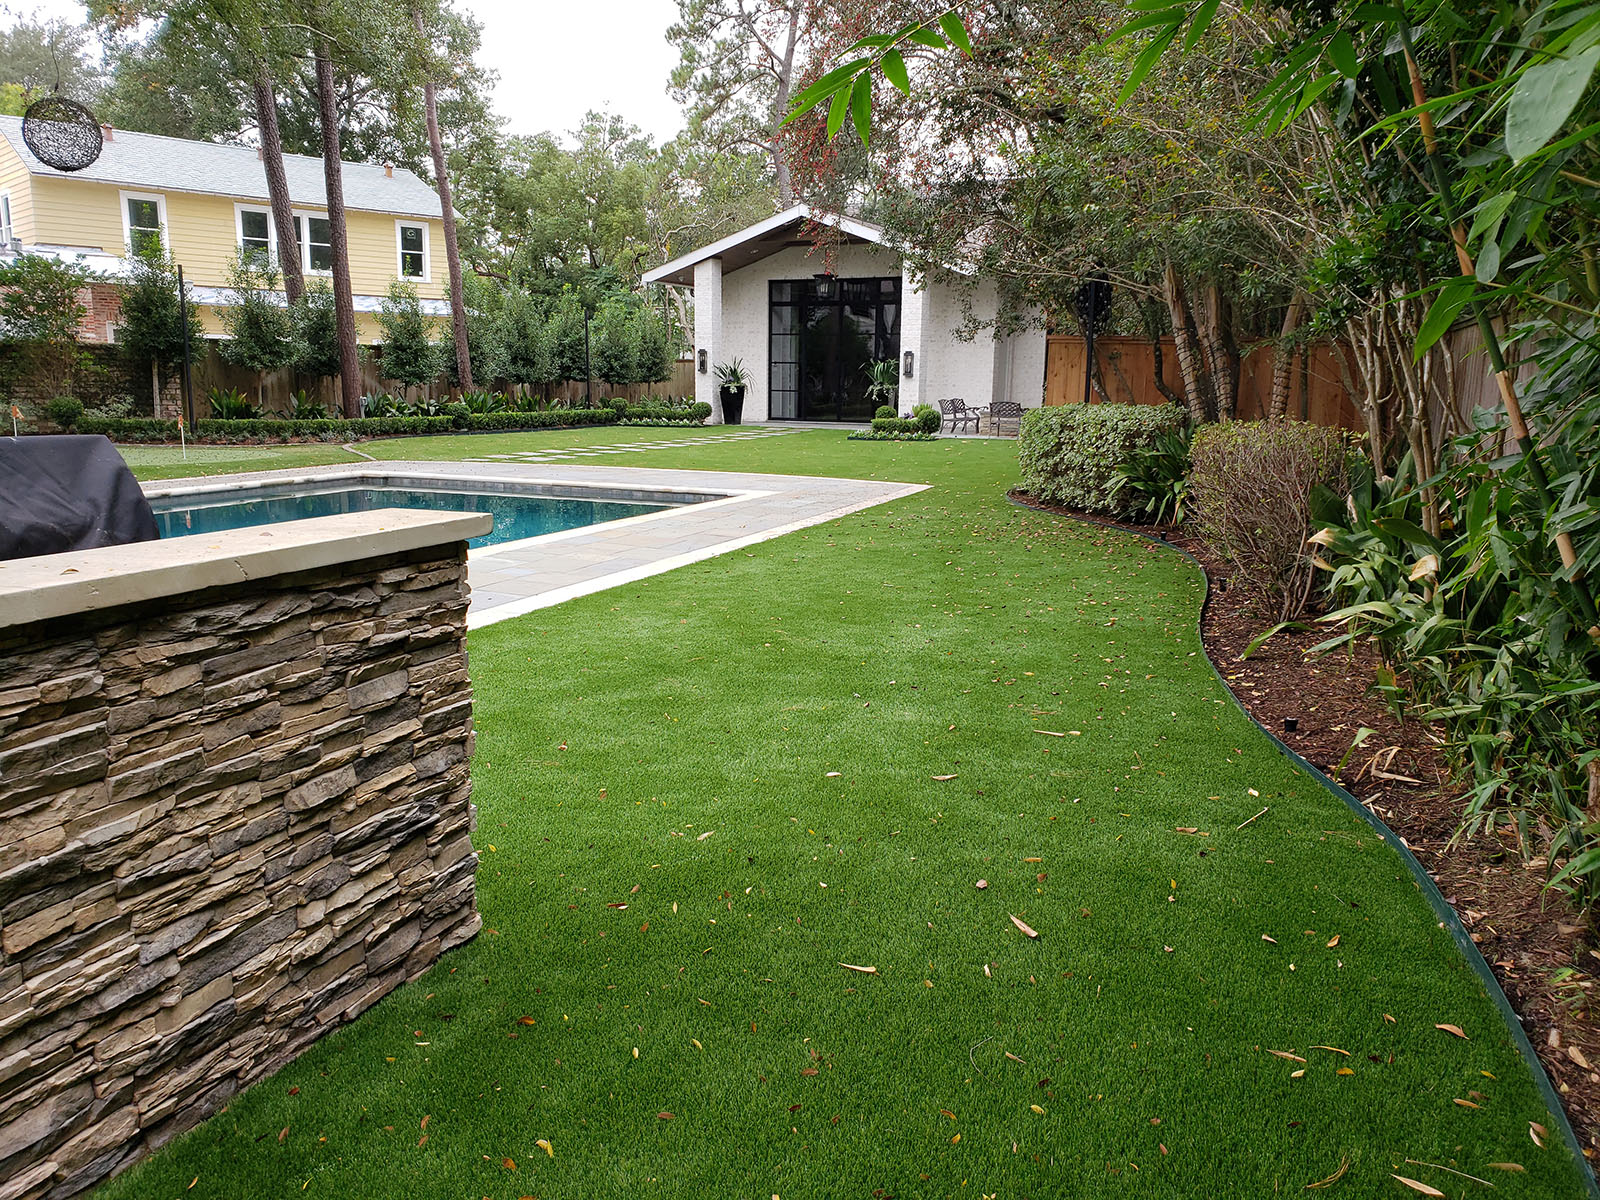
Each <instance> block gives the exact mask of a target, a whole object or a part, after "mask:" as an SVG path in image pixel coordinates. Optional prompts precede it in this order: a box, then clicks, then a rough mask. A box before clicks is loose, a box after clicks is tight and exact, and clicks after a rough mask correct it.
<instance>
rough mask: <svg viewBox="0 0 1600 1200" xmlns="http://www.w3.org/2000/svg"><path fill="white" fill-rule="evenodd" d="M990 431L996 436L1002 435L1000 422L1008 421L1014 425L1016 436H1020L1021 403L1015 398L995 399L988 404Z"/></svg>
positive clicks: (1003, 430)
mask: <svg viewBox="0 0 1600 1200" xmlns="http://www.w3.org/2000/svg"><path fill="white" fill-rule="evenodd" d="M989 421H990V431H991V432H992V433H993V434H994V435H995V436H996V437H1004V436H1005V429H1004V428H1003V427H1002V423H1003V422H1006V421H1010V422H1011V423H1012V424H1013V425H1015V426H1016V436H1017V437H1021V436H1022V405H1020V404H1018V403H1017V402H1016V401H1015V400H996V401H994V402H992V403H991V404H990V405H989Z"/></svg>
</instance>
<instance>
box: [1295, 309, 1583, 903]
mask: <svg viewBox="0 0 1600 1200" xmlns="http://www.w3.org/2000/svg"><path fill="white" fill-rule="evenodd" d="M1594 334H1595V330H1594V327H1593V324H1592V323H1588V324H1586V325H1584V326H1582V327H1579V328H1577V329H1575V330H1574V331H1573V332H1572V333H1571V334H1569V335H1567V336H1565V337H1555V336H1548V337H1547V340H1546V342H1545V345H1544V346H1543V347H1542V349H1541V352H1540V355H1539V361H1540V364H1541V368H1542V370H1541V373H1540V374H1539V375H1538V376H1536V377H1535V379H1534V381H1533V385H1532V386H1531V388H1530V389H1529V392H1528V396H1527V400H1528V416H1529V420H1530V423H1531V425H1532V428H1533V435H1534V437H1535V438H1536V439H1537V441H1538V442H1539V444H1540V445H1542V446H1544V447H1546V448H1547V450H1548V452H1549V455H1550V459H1551V463H1550V465H1551V469H1552V475H1553V478H1552V480H1551V489H1552V491H1553V493H1554V495H1555V496H1556V497H1559V499H1557V500H1555V502H1554V503H1553V504H1551V505H1547V504H1546V503H1545V502H1544V501H1543V499H1542V498H1541V497H1540V495H1539V493H1538V489H1537V488H1536V487H1535V486H1534V483H1533V481H1532V479H1531V478H1530V473H1529V465H1528V462H1527V460H1526V459H1525V458H1523V457H1522V456H1513V457H1511V458H1504V457H1501V456H1500V453H1499V449H1500V446H1501V445H1502V444H1503V437H1504V431H1503V429H1502V428H1501V427H1500V426H1499V425H1498V424H1497V423H1496V421H1495V420H1494V419H1493V417H1492V416H1490V415H1488V414H1481V415H1480V421H1481V424H1480V427H1479V428H1478V429H1476V430H1474V431H1472V432H1471V433H1469V434H1465V435H1463V437H1462V438H1461V440H1460V441H1459V442H1458V443H1457V445H1456V446H1455V447H1454V448H1453V449H1454V451H1455V453H1454V455H1453V459H1454V461H1456V462H1457V463H1458V464H1459V465H1457V466H1455V467H1453V468H1452V469H1451V471H1450V472H1449V473H1448V474H1447V475H1446V476H1445V477H1444V478H1442V479H1440V480H1438V481H1436V482H1437V486H1438V487H1439V488H1440V489H1441V490H1442V491H1443V492H1444V498H1443V501H1442V505H1443V507H1444V509H1445V511H1446V512H1447V513H1448V514H1449V515H1450V517H1451V518H1452V520H1451V522H1450V523H1449V525H1448V526H1447V527H1446V530H1445V532H1444V533H1443V535H1442V536H1434V535H1432V534H1429V533H1428V532H1427V531H1426V530H1425V529H1423V528H1422V526H1421V524H1420V516H1421V492H1422V489H1421V488H1420V487H1419V486H1418V481H1417V479H1416V477H1415V473H1414V471H1413V470H1412V467H1411V463H1410V461H1409V460H1407V461H1405V462H1403V463H1402V464H1401V467H1400V469H1399V470H1397V471H1396V473H1395V475H1394V476H1393V477H1392V478H1389V479H1378V478H1373V477H1372V476H1371V473H1370V472H1367V473H1365V474H1364V475H1363V476H1361V477H1358V478H1357V480H1356V483H1355V486H1354V487H1353V488H1352V490H1351V494H1350V497H1349V499H1348V500H1347V501H1341V500H1340V498H1339V497H1336V496H1334V495H1331V494H1323V495H1321V496H1320V497H1319V500H1318V505H1317V508H1316V516H1317V519H1318V521H1319V523H1320V524H1321V525H1322V528H1321V529H1320V530H1319V531H1318V532H1317V533H1316V535H1315V538H1314V540H1315V541H1316V542H1318V544H1319V545H1320V546H1321V547H1322V554H1323V556H1324V559H1325V561H1326V563H1327V565H1328V566H1329V567H1331V573H1330V575H1329V589H1330V592H1331V594H1332V595H1333V596H1334V597H1335V598H1336V599H1337V600H1338V602H1340V603H1341V604H1342V605H1343V607H1342V608H1340V609H1339V610H1338V611H1336V612H1334V613H1332V614H1330V615H1329V616H1328V617H1327V618H1326V619H1327V620H1329V621H1330V622H1336V623H1338V624H1340V625H1341V626H1342V627H1343V629H1344V634H1343V635H1342V636H1341V637H1340V638H1337V639H1334V640H1333V641H1331V642H1329V643H1327V645H1328V646H1329V647H1330V648H1331V647H1332V646H1335V645H1338V644H1340V643H1342V642H1344V641H1346V640H1348V639H1349V638H1351V637H1362V636H1369V635H1370V636H1371V637H1372V638H1373V639H1374V640H1375V641H1376V644H1377V645H1378V647H1379V649H1380V650H1381V651H1382V653H1383V655H1384V657H1385V659H1386V661H1388V662H1389V663H1391V664H1393V665H1394V666H1395V667H1396V668H1397V669H1400V670H1401V671H1403V675H1399V674H1397V675H1396V677H1395V694H1396V696H1397V697H1398V698H1400V699H1402V700H1404V701H1405V703H1406V704H1407V706H1408V707H1410V708H1413V709H1414V710H1415V711H1417V712H1418V713H1419V714H1420V715H1422V716H1424V717H1427V718H1431V719H1433V720H1436V721H1439V722H1440V723H1441V724H1442V725H1443V727H1444V729H1445V730H1446V731H1447V734H1448V738H1449V743H1448V744H1449V746H1450V748H1451V749H1452V750H1453V751H1454V753H1455V754H1456V755H1457V757H1458V759H1459V760H1460V762H1461V763H1462V765H1464V766H1465V767H1467V768H1469V769H1470V773H1471V777H1472V780H1473V787H1472V790H1471V791H1470V793H1469V794H1468V796H1467V800H1466V805H1465V809H1464V812H1463V822H1464V824H1463V830H1464V832H1466V833H1468V834H1471V833H1474V832H1477V831H1480V830H1485V829H1489V828H1491V827H1493V826H1495V825H1497V824H1500V823H1502V822H1509V823H1510V824H1511V825H1513V826H1514V827H1515V829H1516V830H1517V833H1518V835H1519V838H1520V840H1521V841H1522V844H1523V846H1524V847H1525V848H1526V849H1527V851H1528V852H1529V853H1534V852H1539V853H1542V854H1544V855H1545V856H1546V857H1547V860H1548V861H1549V863H1550V864H1551V870H1552V878H1553V880H1554V882H1556V883H1557V884H1558V885H1559V886H1563V887H1570V888H1572V889H1574V890H1575V891H1577V892H1578V893H1579V894H1580V896H1581V897H1582V898H1583V900H1584V901H1585V902H1586V903H1591V904H1592V903H1593V902H1594V900H1595V898H1596V896H1597V895H1600V827H1597V826H1596V824H1595V820H1594V814H1595V800H1596V797H1597V795H1600V785H1597V781H1600V766H1597V765H1596V764H1597V763H1600V753H1597V752H1596V750H1595V746H1596V744H1597V741H1600V683H1597V682H1596V680H1600V642H1597V641H1596V639H1595V638H1593V637H1592V636H1590V635H1589V633H1588V632H1586V630H1587V621H1586V618H1585V613H1584V610H1583V608H1582V604H1581V601H1580V599H1579V597H1578V596H1577V594H1576V593H1575V590H1574V588H1573V585H1572V582H1571V578H1572V576H1571V575H1570V574H1569V573H1567V572H1565V571H1555V572H1552V571H1550V570H1549V567H1548V561H1549V539H1550V537H1551V536H1552V531H1553V530H1558V529H1567V530H1569V531H1572V532H1575V533H1579V534H1580V535H1581V536H1582V540H1581V542H1580V543H1579V545H1580V547H1581V551H1582V554H1581V558H1580V564H1579V569H1580V570H1582V571H1584V572H1585V573H1590V574H1592V573H1593V572H1594V571H1595V569H1596V567H1597V566H1600V561H1597V559H1600V547H1597V545H1596V538H1595V537H1594V531H1595V529H1596V528H1597V526H1600V346H1597V344H1596V340H1595V336H1594Z"/></svg>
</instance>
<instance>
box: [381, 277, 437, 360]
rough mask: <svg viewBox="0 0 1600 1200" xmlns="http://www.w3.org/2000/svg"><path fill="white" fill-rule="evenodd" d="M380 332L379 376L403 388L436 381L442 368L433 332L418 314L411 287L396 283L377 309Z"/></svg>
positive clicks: (390, 287) (417, 300)
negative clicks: (380, 371) (381, 342)
mask: <svg viewBox="0 0 1600 1200" xmlns="http://www.w3.org/2000/svg"><path fill="white" fill-rule="evenodd" d="M378 328H379V329H380V330H382V331H383V373H384V376H385V377H386V378H389V379H393V380H396V381H397V382H399V383H402V384H404V385H406V386H407V387H415V386H417V385H419V384H423V383H427V382H429V381H430V380H432V379H434V378H436V377H437V376H438V374H439V371H440V368H441V366H442V364H441V363H440V361H439V350H438V347H437V346H435V345H434V343H433V336H432V335H433V329H432V326H431V325H430V324H429V322H428V318H427V317H425V316H424V315H423V313H422V300H421V299H420V298H419V297H418V295H417V289H416V287H415V285H413V284H411V283H410V282H408V281H406V280H401V279H396V280H395V281H394V282H393V283H391V284H390V285H389V294H388V295H387V296H386V297H384V300H383V303H382V305H381V306H380V307H379V309H378Z"/></svg>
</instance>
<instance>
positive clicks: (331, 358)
mask: <svg viewBox="0 0 1600 1200" xmlns="http://www.w3.org/2000/svg"><path fill="white" fill-rule="evenodd" d="M289 315H290V324H291V328H292V330H293V336H294V363H293V365H294V369H295V370H296V371H297V372H299V373H300V374H301V375H310V376H311V377H312V378H314V379H328V378H331V377H333V376H335V375H338V373H339V315H338V312H337V310H336V309H335V308H334V303H333V289H332V288H330V287H329V286H328V285H327V283H325V282H324V281H323V280H320V279H315V280H310V281H308V282H307V284H306V290H305V293H304V294H303V295H302V296H301V297H300V299H299V300H297V301H296V302H295V304H294V307H293V308H291V309H290V314H289Z"/></svg>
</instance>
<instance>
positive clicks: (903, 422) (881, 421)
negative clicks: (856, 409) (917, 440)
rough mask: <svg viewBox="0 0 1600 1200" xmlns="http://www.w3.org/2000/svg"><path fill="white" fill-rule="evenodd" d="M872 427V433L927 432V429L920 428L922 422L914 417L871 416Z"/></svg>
mask: <svg viewBox="0 0 1600 1200" xmlns="http://www.w3.org/2000/svg"><path fill="white" fill-rule="evenodd" d="M872 429H873V432H874V433H927V432H930V431H929V430H925V429H923V428H922V422H921V421H919V420H917V418H915V417H896V416H893V415H890V416H887V417H873V418H872Z"/></svg>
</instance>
